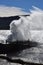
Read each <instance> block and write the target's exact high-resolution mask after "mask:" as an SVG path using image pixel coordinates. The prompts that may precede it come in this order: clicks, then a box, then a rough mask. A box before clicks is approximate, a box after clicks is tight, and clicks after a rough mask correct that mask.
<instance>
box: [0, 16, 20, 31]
mask: <svg viewBox="0 0 43 65" xmlns="http://www.w3.org/2000/svg"><path fill="white" fill-rule="evenodd" d="M19 18H20V17H19V16H11V17H0V30H8V29H9V24H10V23H11V21H13V20H18V19H19Z"/></svg>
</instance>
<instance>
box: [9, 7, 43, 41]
mask: <svg viewBox="0 0 43 65" xmlns="http://www.w3.org/2000/svg"><path fill="white" fill-rule="evenodd" d="M10 30H11V32H12V36H11V37H12V40H14V39H15V40H28V39H31V32H30V31H31V30H43V11H42V10H41V9H39V8H37V7H34V6H33V10H30V16H26V17H24V16H20V19H19V20H13V21H12V22H11V23H10ZM9 38H10V37H9Z"/></svg>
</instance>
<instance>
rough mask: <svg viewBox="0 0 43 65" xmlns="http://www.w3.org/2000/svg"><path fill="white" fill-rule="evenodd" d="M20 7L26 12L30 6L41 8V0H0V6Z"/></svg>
mask: <svg viewBox="0 0 43 65" xmlns="http://www.w3.org/2000/svg"><path fill="white" fill-rule="evenodd" d="M3 5H5V6H10V7H20V8H22V9H24V11H26V12H28V11H29V9H31V8H32V6H36V7H38V8H40V9H43V0H0V6H3Z"/></svg>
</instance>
